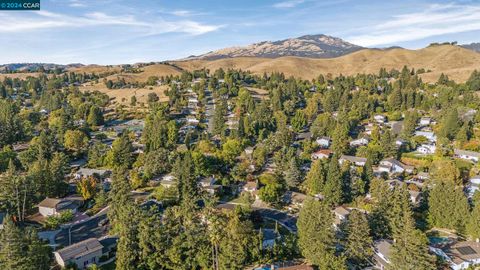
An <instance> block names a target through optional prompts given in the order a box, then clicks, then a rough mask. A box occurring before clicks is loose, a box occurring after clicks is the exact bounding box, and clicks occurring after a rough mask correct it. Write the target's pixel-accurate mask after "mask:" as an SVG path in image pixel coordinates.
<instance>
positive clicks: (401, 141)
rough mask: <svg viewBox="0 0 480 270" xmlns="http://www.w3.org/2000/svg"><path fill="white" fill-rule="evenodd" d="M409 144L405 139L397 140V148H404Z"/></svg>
mask: <svg viewBox="0 0 480 270" xmlns="http://www.w3.org/2000/svg"><path fill="white" fill-rule="evenodd" d="M407 143H408V142H407V141H406V140H404V139H396V140H395V146H397V147H399V148H400V147H402V146H404V145H406V144H407Z"/></svg>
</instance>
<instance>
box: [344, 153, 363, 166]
mask: <svg viewBox="0 0 480 270" xmlns="http://www.w3.org/2000/svg"><path fill="white" fill-rule="evenodd" d="M346 161H348V162H350V163H352V164H354V165H355V166H358V167H363V166H365V163H367V159H366V158H363V157H355V156H347V155H342V156H341V157H340V158H339V159H338V162H339V163H340V164H343V163H344V162H346Z"/></svg>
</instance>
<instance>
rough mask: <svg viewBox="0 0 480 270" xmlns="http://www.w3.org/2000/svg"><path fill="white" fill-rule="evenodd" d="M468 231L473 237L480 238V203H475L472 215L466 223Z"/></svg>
mask: <svg viewBox="0 0 480 270" xmlns="http://www.w3.org/2000/svg"><path fill="white" fill-rule="evenodd" d="M466 233H467V234H468V235H469V236H470V237H471V238H472V239H475V240H477V239H479V238H480V203H475V206H474V207H473V209H472V212H471V213H470V216H469V218H468V221H467V225H466Z"/></svg>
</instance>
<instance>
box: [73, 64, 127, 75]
mask: <svg viewBox="0 0 480 270" xmlns="http://www.w3.org/2000/svg"><path fill="white" fill-rule="evenodd" d="M120 70H122V68H121V67H120V66H100V65H88V66H83V67H74V68H69V69H68V71H71V72H75V73H96V74H101V73H105V72H120Z"/></svg>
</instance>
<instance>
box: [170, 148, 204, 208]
mask: <svg viewBox="0 0 480 270" xmlns="http://www.w3.org/2000/svg"><path fill="white" fill-rule="evenodd" d="M174 167H175V168H174V171H175V172H176V177H177V179H178V185H177V188H178V194H179V201H180V202H181V203H187V204H193V203H195V202H196V200H197V199H198V195H199V190H198V184H197V181H196V177H195V165H194V163H193V160H192V155H191V154H190V152H187V153H185V154H184V155H183V157H178V159H177V161H176V162H175V166H174Z"/></svg>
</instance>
